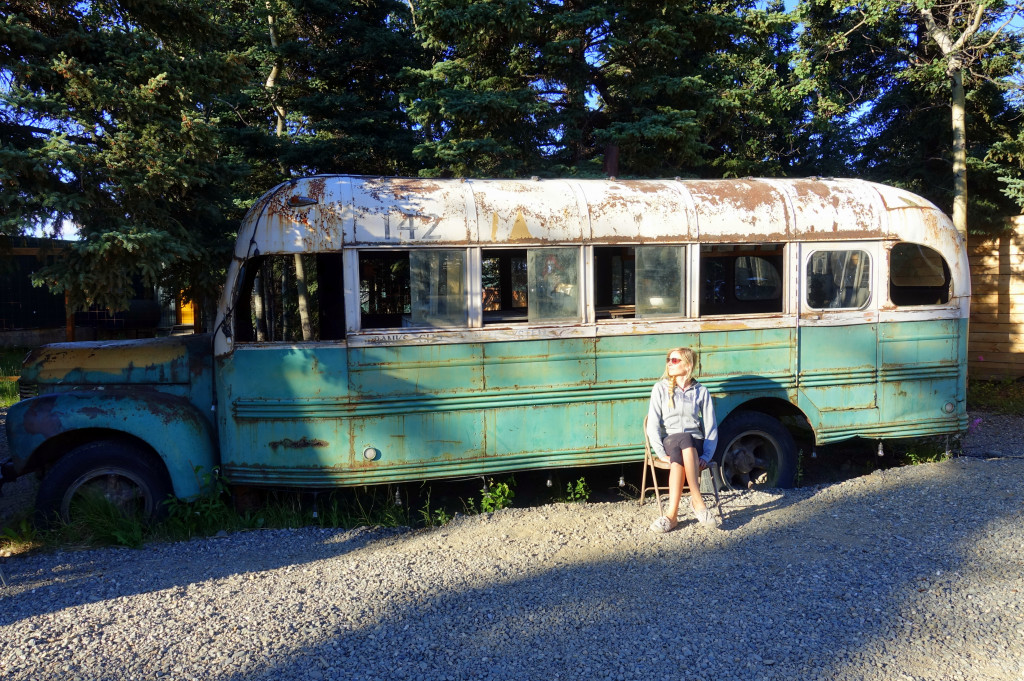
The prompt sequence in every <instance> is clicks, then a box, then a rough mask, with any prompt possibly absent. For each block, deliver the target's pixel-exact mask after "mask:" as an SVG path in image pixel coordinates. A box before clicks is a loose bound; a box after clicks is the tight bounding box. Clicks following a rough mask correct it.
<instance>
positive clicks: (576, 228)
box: [235, 175, 959, 260]
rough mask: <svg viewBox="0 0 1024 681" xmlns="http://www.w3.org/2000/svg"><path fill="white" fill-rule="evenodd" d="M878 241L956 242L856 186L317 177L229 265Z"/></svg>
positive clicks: (868, 187) (246, 224)
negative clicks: (275, 256)
mask: <svg viewBox="0 0 1024 681" xmlns="http://www.w3.org/2000/svg"><path fill="white" fill-rule="evenodd" d="M879 238H892V239H900V240H906V241H912V242H915V243H923V244H927V245H930V246H932V247H934V248H936V249H937V250H939V251H940V252H942V253H943V254H944V255H945V256H946V257H947V258H949V257H950V256H951V255H952V252H953V251H954V250H955V243H956V240H957V239H959V236H958V234H957V232H956V230H955V228H954V227H953V225H952V223H951V221H950V220H949V218H948V217H947V216H946V215H945V214H943V213H942V211H940V210H939V209H938V208H937V207H936V206H935V205H934V204H932V203H930V202H928V201H926V200H925V199H923V198H921V197H919V196H916V195H914V194H911V193H909V192H906V191H902V190H899V189H894V188H892V187H887V186H884V185H879V184H874V183H871V182H865V181H863V180H849V179H814V178H812V179H735V180H563V179H552V180H549V179H517V180H471V179H464V180H462V179H414V178H380V177H360V176H346V175H322V176H315V177H308V178H302V179H298V180H294V181H290V182H286V183H284V184H281V185H279V186H277V187H275V188H274V189H272V190H270V191H269V192H267V193H266V194H265V195H264V196H263V197H262V198H261V199H260V200H259V201H258V202H257V204H256V205H255V206H254V207H253V209H252V210H250V212H249V214H248V215H247V216H246V218H245V220H244V221H243V223H242V225H241V228H240V230H239V238H238V242H237V246H236V251H235V255H236V256H237V257H238V258H243V259H244V258H246V257H247V256H249V255H252V253H253V252H254V249H255V248H258V249H259V252H261V253H303V252H305V253H308V252H324V251H338V250H341V249H342V248H345V247H364V248H366V247H371V248H373V247H388V246H412V245H418V246H488V245H505V246H509V245H512V246H528V245H554V244H579V243H600V244H616V243H622V244H645V243H662V242H665V243H667V242H675V243H680V242H691V243H692V242H701V243H742V242H748V243H749V242H759V241H772V242H779V241H782V242H785V241H822V240H852V239H879ZM942 244H946V245H947V247H946V248H943V247H942ZM954 260H955V258H954Z"/></svg>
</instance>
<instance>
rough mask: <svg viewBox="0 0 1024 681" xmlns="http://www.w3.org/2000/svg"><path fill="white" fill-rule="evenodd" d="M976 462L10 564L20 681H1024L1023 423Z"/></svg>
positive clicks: (9, 656) (7, 600)
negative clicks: (687, 497) (689, 503)
mask: <svg viewBox="0 0 1024 681" xmlns="http://www.w3.org/2000/svg"><path fill="white" fill-rule="evenodd" d="M974 416H975V418H981V419H982V421H981V423H980V424H978V425H977V426H976V427H975V430H974V431H973V432H972V434H971V435H970V436H968V438H967V441H966V443H965V453H966V454H968V456H965V457H960V458H955V459H952V460H949V461H945V462H941V463H934V464H926V465H920V466H912V467H905V468H899V469H890V470H886V471H879V472H876V473H873V474H871V475H867V476H863V477H859V478H854V479H851V480H847V481H845V482H842V483H839V484H835V485H829V486H821V487H811V488H802V489H797V490H788V491H785V492H780V493H771V494H768V493H760V492H754V493H748V494H745V495H738V496H734V497H731V498H729V499H727V500H726V503H725V510H726V515H727V517H726V521H725V523H724V525H723V528H722V529H721V530H707V529H704V528H700V527H699V526H697V525H696V524H695V523H694V522H693V521H692V519H689V518H688V519H686V520H685V521H684V522H681V523H680V527H679V528H678V529H677V530H676V531H674V532H671V533H669V534H666V535H655V534H652V533H651V532H649V531H648V530H647V525H648V523H649V522H650V520H651V519H653V518H654V517H655V515H656V513H657V511H656V505H655V504H654V502H653V501H652V502H649V503H648V504H646V505H645V506H644V507H642V508H638V507H637V505H636V503H635V502H626V501H623V502H618V503H603V504H584V505H567V504H556V505H549V506H543V507H539V508H530V509H508V510H504V511H499V512H497V513H495V514H492V515H480V516H471V517H464V516H460V517H458V518H457V519H456V520H455V521H453V522H452V523H449V524H448V525H446V526H444V527H442V528H438V529H433V530H385V529H367V528H360V529H356V530H351V531H340V530H326V531H325V530H319V529H303V530H289V531H278V530H274V531H259V532H247V533H239V534H234V535H230V536H226V537H222V538H216V539H206V540H198V541H192V542H186V543H176V544H162V545H152V546H147V547H146V548H144V549H141V550H129V549H102V550H87V551H75V552H69V551H64V552H57V553H50V554H35V555H28V556H17V557H13V558H10V559H9V560H8V562H7V563H6V564H5V565H4V566H3V569H4V571H5V573H6V577H7V583H8V586H7V588H6V589H0V676H2V678H3V679H5V681H14V680H16V679H32V680H33V681H36V680H40V679H45V680H49V679H83V680H89V681H92V680H98V679H110V680H114V679H156V678H168V679H204V680H205V679H217V680H224V681H229V680H230V681H235V680H238V681H241V680H243V679H244V680H246V681H248V680H257V679H273V680H274V681H289V680H291V679H372V680H373V681H380V680H382V679H388V680H389V679H407V678H408V679H413V678H415V679H423V680H428V681H429V680H433V679H501V680H502V681H506V680H508V679H519V678H523V679H544V680H545V681H547V680H551V679H588V680H589V679H640V678H642V679H645V680H646V679H662V678H665V679H679V678H683V679H732V678H739V679H797V678H799V679H829V680H831V679H851V680H853V679H858V680H860V679H879V680H882V679H885V680H889V679H936V680H939V679H941V680H944V681H945V680H948V679H992V680H1006V681H1022V680H1024V523H1022V516H1024V491H1022V488H1021V480H1022V478H1024V445H1022V444H1021V438H1022V437H1024V428H1022V426H1024V419H1021V418H1016V417H998V416H991V415H974Z"/></svg>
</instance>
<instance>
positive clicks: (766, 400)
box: [726, 397, 813, 438]
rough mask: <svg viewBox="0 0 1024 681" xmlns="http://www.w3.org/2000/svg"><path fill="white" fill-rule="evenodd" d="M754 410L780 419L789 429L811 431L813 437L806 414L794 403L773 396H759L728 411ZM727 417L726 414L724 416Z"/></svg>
mask: <svg viewBox="0 0 1024 681" xmlns="http://www.w3.org/2000/svg"><path fill="white" fill-rule="evenodd" d="M740 411H756V412H760V413H762V414H765V415H767V416H771V417H772V418H774V419H776V420H777V421H780V422H781V423H782V424H783V425H785V426H786V427H787V428H789V429H790V430H793V429H797V430H801V431H808V432H809V433H811V435H812V438H813V432H812V431H813V429H812V428H811V424H810V422H809V421H808V420H807V416H806V415H805V414H804V413H803V412H802V411H800V408H799V407H797V406H796V405H794V404H792V403H790V402H787V401H786V400H781V399H778V398H775V397H760V398H758V399H755V400H750V401H749V402H744V403H743V404H740V405H737V406H736V408H735V409H733V410H732V411H730V412H729V413H730V414H732V413H733V412H740ZM726 418H728V416H727V417H726Z"/></svg>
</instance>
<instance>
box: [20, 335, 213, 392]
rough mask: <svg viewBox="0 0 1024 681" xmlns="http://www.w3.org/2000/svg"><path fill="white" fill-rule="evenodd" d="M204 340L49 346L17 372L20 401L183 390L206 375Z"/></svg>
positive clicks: (208, 347) (206, 341)
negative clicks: (94, 391)
mask: <svg viewBox="0 0 1024 681" xmlns="http://www.w3.org/2000/svg"><path fill="white" fill-rule="evenodd" d="M211 341H212V337H211V335H210V334H200V335H192V336H173V337H168V338H152V339H144V340H128V341H93V342H84V343H55V344H53V345H44V346H43V347H41V348H38V349H36V350H33V351H32V352H31V353H29V355H28V357H27V358H26V359H25V362H24V364H23V366H22V370H21V395H22V397H23V398H25V397H31V396H33V395H38V394H42V393H48V392H61V391H64V390H74V389H79V388H84V387H96V386H101V385H146V384H149V385H170V384H188V383H191V382H192V381H193V380H195V379H196V378H198V375H199V374H202V373H208V372H210V371H212V360H211V357H212V353H211Z"/></svg>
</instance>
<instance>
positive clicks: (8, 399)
mask: <svg viewBox="0 0 1024 681" xmlns="http://www.w3.org/2000/svg"><path fill="white" fill-rule="evenodd" d="M26 354H28V348H3V349H0V407H9V406H11V405H12V404H14V403H15V402H17V401H18V381H16V380H10V379H11V378H12V377H16V376H18V374H20V373H21V362H22V360H24V359H25V355H26Z"/></svg>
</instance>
